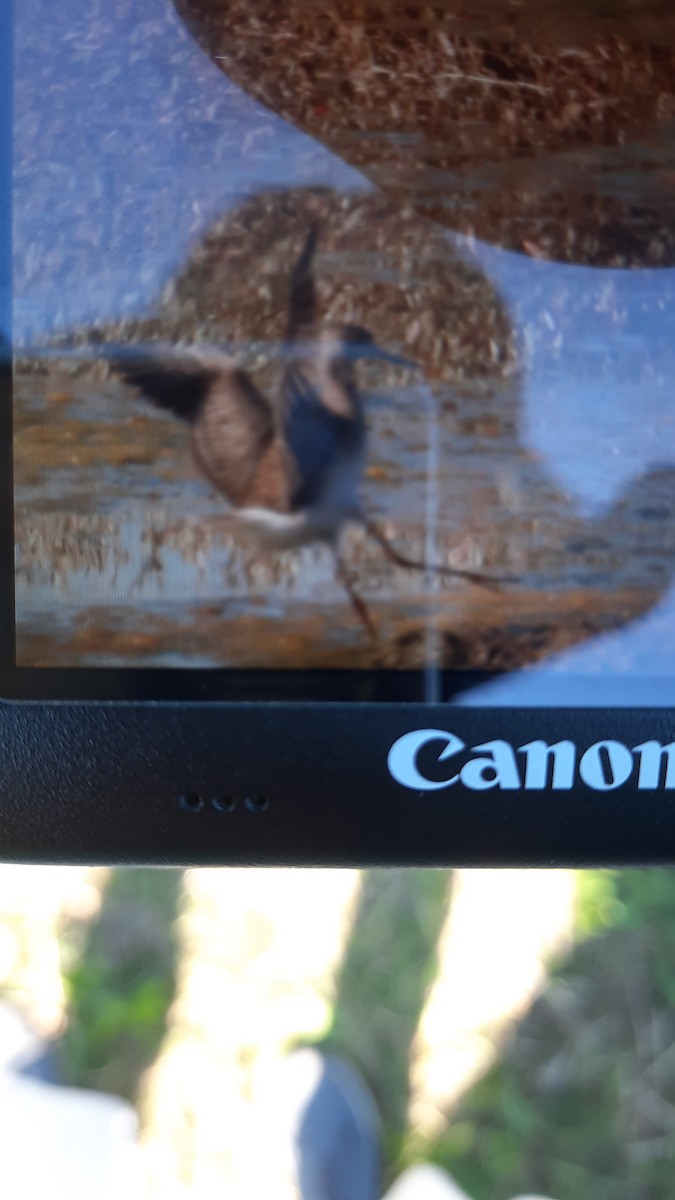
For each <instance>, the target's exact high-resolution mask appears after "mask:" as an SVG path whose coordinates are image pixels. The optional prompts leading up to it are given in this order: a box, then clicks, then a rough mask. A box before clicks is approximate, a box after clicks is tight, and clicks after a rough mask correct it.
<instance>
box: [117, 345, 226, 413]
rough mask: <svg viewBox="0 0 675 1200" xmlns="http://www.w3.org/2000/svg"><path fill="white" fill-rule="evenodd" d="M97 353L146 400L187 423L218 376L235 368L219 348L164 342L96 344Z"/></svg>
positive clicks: (201, 404) (197, 411) (198, 410)
mask: <svg viewBox="0 0 675 1200" xmlns="http://www.w3.org/2000/svg"><path fill="white" fill-rule="evenodd" d="M96 355H97V357H101V358H105V359H106V361H107V362H108V363H109V364H110V366H111V367H112V369H113V371H114V372H115V373H116V374H117V375H119V376H121V378H122V379H124V381H125V383H128V384H130V386H131V387H134V388H136V389H137V390H138V391H139V392H140V393H141V395H142V396H143V397H144V398H145V399H146V400H150V401H152V403H153V404H156V405H157V406H158V407H159V408H165V409H167V410H168V411H169V412H171V413H173V415H174V416H176V417H180V419H181V420H183V421H188V422H193V421H195V420H196V419H197V417H198V415H199V412H200V410H201V408H202V406H203V404H204V402H205V400H206V397H207V395H208V393H209V390H210V388H212V387H213V384H214V381H215V380H217V378H218V377H219V375H222V374H223V373H226V372H229V371H232V370H235V369H236V366H235V363H234V362H233V360H232V359H230V358H228V357H227V356H226V355H225V354H223V353H221V352H220V351H218V350H211V349H204V350H201V349H199V348H198V347H195V348H194V349H193V348H190V347H175V346H166V345H162V344H161V343H156V344H152V343H151V344H148V345H136V346H130V345H113V344H108V345H105V346H97V347H96Z"/></svg>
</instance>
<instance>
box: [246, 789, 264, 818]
mask: <svg viewBox="0 0 675 1200" xmlns="http://www.w3.org/2000/svg"><path fill="white" fill-rule="evenodd" d="M244 804H245V805H246V807H247V809H248V811H249V812H255V813H259V812H267V809H268V808H269V806H270V802H269V800H268V799H267V796H263V794H262V792H252V793H251V795H250V796H247V797H246V799H245V800H244Z"/></svg>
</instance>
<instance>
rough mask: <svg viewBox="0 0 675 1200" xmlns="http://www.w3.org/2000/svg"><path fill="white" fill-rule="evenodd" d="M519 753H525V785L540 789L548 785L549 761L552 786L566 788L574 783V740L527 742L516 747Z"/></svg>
mask: <svg viewBox="0 0 675 1200" xmlns="http://www.w3.org/2000/svg"><path fill="white" fill-rule="evenodd" d="M518 753H519V754H525V755H527V758H526V762H525V787H526V788H536V789H538V790H541V789H543V788H546V787H548V778H549V763H551V761H552V763H553V767H552V780H551V784H552V787H553V788H555V789H556V790H567V789H569V788H571V787H572V785H573V783H574V768H575V765H576V761H577V748H576V746H575V745H574V742H567V741H565V742H554V743H553V745H552V746H549V745H548V743H547V742H528V743H527V745H525V746H519V747H518Z"/></svg>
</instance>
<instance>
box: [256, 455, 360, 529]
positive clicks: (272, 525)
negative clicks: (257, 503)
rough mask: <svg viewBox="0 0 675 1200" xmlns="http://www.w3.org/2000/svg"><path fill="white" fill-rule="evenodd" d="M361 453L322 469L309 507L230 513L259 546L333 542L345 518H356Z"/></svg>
mask: <svg viewBox="0 0 675 1200" xmlns="http://www.w3.org/2000/svg"><path fill="white" fill-rule="evenodd" d="M363 462H364V456H363V454H362V453H361V452H359V453H355V454H353V455H349V456H348V457H346V458H344V459H342V461H341V462H339V463H337V464H336V465H335V466H334V467H333V468H332V469H331V470H330V471H327V472H326V478H325V481H324V486H323V487H322V489H321V495H320V496H319V497H318V498H317V501H316V502H315V503H314V504H313V505H312V506H311V508H306V509H302V510H301V511H300V512H295V513H279V512H274V511H273V510H272V509H269V508H260V507H244V508H239V509H237V510H236V512H235V513H233V515H234V516H236V519H237V521H239V522H240V523H241V525H242V527H243V528H245V529H248V530H249V531H250V533H251V534H252V535H253V536H254V537H255V539H256V542H257V544H258V545H259V546H264V547H267V548H269V549H276V550H290V549H292V548H293V547H294V546H302V545H305V543H307V542H329V543H331V544H332V543H334V542H335V541H336V540H337V538H338V536H339V534H340V531H341V529H342V527H343V526H344V525H346V524H347V522H348V521H355V520H359V518H360V513H361V506H360V504H359V500H358V489H359V484H360V482H361V476H362V474H363Z"/></svg>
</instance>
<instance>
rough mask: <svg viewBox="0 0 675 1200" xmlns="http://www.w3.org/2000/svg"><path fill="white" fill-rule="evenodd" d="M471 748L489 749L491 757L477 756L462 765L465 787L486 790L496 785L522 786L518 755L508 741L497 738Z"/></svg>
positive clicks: (502, 786) (503, 786)
mask: <svg viewBox="0 0 675 1200" xmlns="http://www.w3.org/2000/svg"><path fill="white" fill-rule="evenodd" d="M471 749H472V750H487V751H488V753H489V754H490V755H491V758H475V759H472V760H471V762H468V763H466V765H465V766H464V767H462V770H461V771H460V779H461V781H462V783H463V784H464V786H465V787H468V788H471V789H472V790H473V791H475V792H484V791H487V789H488V788H494V787H499V788H509V789H514V788H519V787H520V786H521V783H520V775H519V774H518V765H517V763H516V756H515V754H514V752H513V746H509V743H508V742H502V741H501V740H500V739H499V738H497V739H496V740H495V741H494V742H481V744H480V745H479V746H472V747H471Z"/></svg>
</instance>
